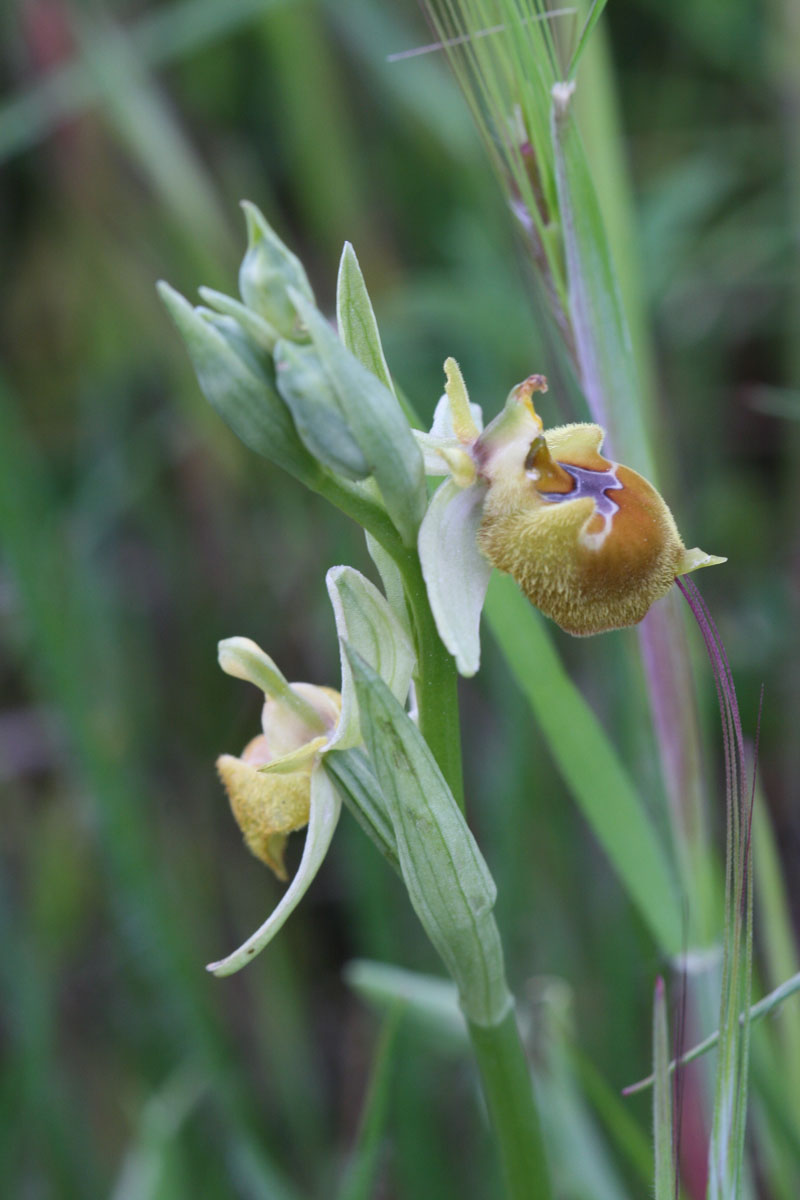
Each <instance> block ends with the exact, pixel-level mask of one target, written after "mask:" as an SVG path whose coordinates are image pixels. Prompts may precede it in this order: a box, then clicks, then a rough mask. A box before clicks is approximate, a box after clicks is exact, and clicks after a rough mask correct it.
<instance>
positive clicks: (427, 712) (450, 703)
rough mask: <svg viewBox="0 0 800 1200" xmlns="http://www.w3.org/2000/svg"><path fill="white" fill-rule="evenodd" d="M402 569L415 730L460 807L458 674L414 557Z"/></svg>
mask: <svg viewBox="0 0 800 1200" xmlns="http://www.w3.org/2000/svg"><path fill="white" fill-rule="evenodd" d="M398 565H399V566H400V567H401V569H402V570H403V579H404V582H405V585H406V595H407V597H408V602H409V605H410V607H411V612H412V614H413V618H414V626H415V633H416V638H417V656H418V663H419V666H418V671H419V674H418V677H417V709H418V712H419V728H420V731H421V733H422V736H423V737H424V738H425V741H426V742H427V743H428V745H429V746H430V748H431V750H432V751H433V754H434V757H435V759H436V761H437V763H438V764H439V767H440V768H441V771H442V774H443V775H444V777H445V779H446V780H447V783H448V786H449V787H450V791H451V792H452V793H453V795H454V796H455V798H456V802H457V804H458V805H459V807H460V808H461V809H463V808H464V779H463V771H462V766H461V723H460V720H459V715H458V675H457V673H456V667H455V662H454V661H453V658H452V657H451V655H450V654H449V653H448V652H447V650H446V649H445V647H444V645H443V644H442V641H441V638H440V637H439V634H438V632H437V629H436V623H435V621H434V619H433V613H432V612H431V607H430V604H429V603H428V593H427V591H426V588H425V581H424V579H423V578H422V570H421V568H420V565H419V559H418V558H417V556H416V554H414V555H409V556H408V558H407V559H406V562H405V564H403V563H398Z"/></svg>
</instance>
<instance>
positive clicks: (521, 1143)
mask: <svg viewBox="0 0 800 1200" xmlns="http://www.w3.org/2000/svg"><path fill="white" fill-rule="evenodd" d="M468 1028H469V1035H470V1038H471V1039H472V1048H473V1050H474V1051H475V1058H476V1059H477V1062H478V1068H479V1070H480V1073H481V1080H482V1082H483V1090H484V1095H485V1096H486V1104H487V1107H488V1109H489V1116H490V1119H491V1122H492V1125H493V1126H494V1130H495V1134H496V1136H497V1141H498V1145H499V1149H500V1156H501V1159H502V1163H503V1173H504V1176H505V1181H506V1188H507V1191H508V1195H509V1197H510V1200H547V1198H548V1197H549V1196H551V1195H552V1190H551V1187H550V1179H549V1175H548V1170H547V1159H546V1155H545V1149H544V1141H543V1139H542V1131H541V1127H540V1124H539V1114H538V1112H537V1110H536V1104H535V1101H534V1098H533V1089H532V1086H531V1073H530V1069H529V1067H528V1063H527V1060H526V1057H525V1051H524V1049H523V1046H522V1041H521V1039H520V1035H519V1029H518V1027H517V1018H516V1016H515V1014H514V1010H513V1009H512V1010H511V1011H510V1012H509V1013H508V1015H507V1016H506V1018H505V1020H503V1021H502V1022H501V1024H499V1025H491V1026H486V1025H475V1024H473V1023H472V1022H471V1021H470V1022H468Z"/></svg>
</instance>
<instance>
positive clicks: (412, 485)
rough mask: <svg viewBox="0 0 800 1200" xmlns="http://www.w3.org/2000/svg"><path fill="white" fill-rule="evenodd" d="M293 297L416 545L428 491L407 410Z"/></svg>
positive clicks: (401, 525) (373, 469) (393, 509)
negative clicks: (405, 413) (404, 412)
mask: <svg viewBox="0 0 800 1200" xmlns="http://www.w3.org/2000/svg"><path fill="white" fill-rule="evenodd" d="M290 295H291V298H292V302H293V303H294V305H295V307H296V308H297V312H298V314H299V316H300V317H301V319H302V321H303V324H304V325H305V327H306V329H307V330H308V332H309V334H310V335H311V341H312V343H313V345H314V349H315V350H316V352H317V354H318V356H319V361H320V363H321V365H322V368H323V370H324V372H325V375H326V377H327V379H328V382H329V384H330V385H331V387H332V388H333V390H334V392H335V393H336V396H337V398H338V401H339V407H340V410H341V412H342V414H343V415H344V417H345V419H346V421H347V424H348V426H349V428H350V430H351V431H352V433H353V436H354V438H355V440H356V442H357V443H358V445H359V446H360V448H361V451H362V453H363V455H364V458H365V459H366V461H367V464H368V466H369V469H370V474H372V475H374V477H375V482H376V483H377V485H378V487H379V489H380V492H381V496H382V497H383V501H384V503H385V505H386V509H387V511H388V513H389V516H390V517H391V519H392V521H393V522H394V524H395V526H396V528H397V529H398V531H399V533H400V536H401V537H402V539H403V541H404V542H405V544H406V545H407V546H411V545H414V543H415V542H416V537H417V530H418V529H419V525H420V521H421V520H422V517H423V514H424V512H425V507H426V504H427V492H426V489H425V468H424V464H423V461H422V454H421V453H420V450H419V447H418V446H417V443H416V442H415V441H414V436H413V434H412V433H411V427H410V426H409V424H408V421H407V420H406V418H405V416H404V414H403V410H402V409H401V407H400V405H399V403H398V401H397V398H396V397H395V396H394V395H393V394H392V393H391V392H390V391H389V389H388V388H387V387H386V385H385V384H384V383H381V381H380V380H379V379H378V378H377V377H376V376H375V375H373V374H372V372H371V371H370V370H368V369H367V368H366V367H365V366H364V365H363V363H361V362H359V360H358V359H357V358H356V357H355V356H354V355H353V354H351V353H350V351H349V350H348V349H347V347H346V346H345V345H343V343H342V342H341V341H340V340H339V338H338V337H337V335H336V333H335V332H334V330H333V329H332V328H331V326H330V325H329V323H328V322H327V321H326V320H325V318H324V317H323V315H322V313H320V312H319V311H318V309H316V308H315V307H314V305H313V304H310V303H309V301H308V300H307V299H306V298H305V296H303V295H301V293H300V292H298V291H296V290H295V289H294V288H292V289H291V292H290Z"/></svg>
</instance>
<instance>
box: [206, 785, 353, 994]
mask: <svg viewBox="0 0 800 1200" xmlns="http://www.w3.org/2000/svg"><path fill="white" fill-rule="evenodd" d="M341 808H342V802H341V800H340V798H339V795H338V793H337V791H336V788H335V787H334V785H333V783H332V782H331V780H330V779H329V777H328V775H327V774H326V772H325V769H324V767H321V766H317V767H315V768H314V770H313V771H312V773H311V810H310V813H309V818H308V830H307V831H306V842H305V846H304V847H303V857H302V858H301V859H300V866H299V867H298V868H297V871H296V873H295V876H294V878H293V879H292V882H291V883H290V884H289V887H288V888H287V890H286V892H285V894H284V896H283V899H282V900H281V902H280V904H279V905H278V906H277V908H275V909H273V911H272V912H271V913H270V915H269V916H268V917H267V919H266V921H265V922H264V924H263V925H262V926H261V927H260V928H259V929H257V930H256V931H255V933H254V934H251V936H250V937H249V938H248V939H247V941H246V942H243V943H242V945H241V946H240V947H239V949H238V950H234V952H233V954H229V955H228V957H227V958H222V959H220V961H219V962H213V963H209V964H208V967H207V970H209V971H211V973H212V974H213V975H233V974H234V972H235V971H239V970H241V968H242V967H244V966H246V965H247V963H249V962H250V961H251V960H252V959H253V958H255V956H256V955H257V954H258V953H259V951H261V950H263V949H264V947H265V946H266V945H267V943H268V942H270V941H271V940H272V939H273V938H274V936H275V934H276V933H277V932H278V930H279V929H281V928H282V927H283V925H284V924H285V922H286V919H287V917H289V916H290V915H291V913H293V912H294V910H295V908H296V907H297V905H298V904H299V903H300V901H301V900H302V898H303V896H304V895H305V894H306V892H307V891H308V887H309V885H310V883H311V881H312V879H313V878H314V876H315V875H316V873H317V871H318V870H319V868H320V866H321V864H322V860H323V859H324V857H325V855H326V854H327V852H328V847H329V846H330V844H331V838H332V837H333V832H334V830H335V829H336V825H337V822H338V820H339V813H340V812H341Z"/></svg>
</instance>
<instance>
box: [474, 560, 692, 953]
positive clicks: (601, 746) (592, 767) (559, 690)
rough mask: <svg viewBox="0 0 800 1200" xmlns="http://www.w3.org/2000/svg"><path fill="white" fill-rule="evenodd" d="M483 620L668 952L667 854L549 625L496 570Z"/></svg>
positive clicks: (673, 932)
mask: <svg viewBox="0 0 800 1200" xmlns="http://www.w3.org/2000/svg"><path fill="white" fill-rule="evenodd" d="M486 617H487V620H488V623H489V625H490V627H491V630H492V633H493V634H494V636H495V638H496V639H497V641H498V642H499V644H500V647H501V649H502V650H503V653H504V655H505V658H506V661H507V662H508V665H509V668H510V670H511V672H512V674H513V676H514V678H515V679H516V681H517V684H518V686H519V687H520V688H521V690H522V692H523V694H524V695H525V697H526V698H527V700H528V702H529V704H530V706H531V709H532V711H533V714H534V716H535V717H536V720H537V722H538V724H539V726H540V728H541V729H542V732H543V733H544V735H545V738H546V739H547V743H548V745H549V747H550V752H551V753H552V755H553V758H554V760H555V762H556V765H557V767H558V769H559V771H560V772H561V775H562V777H563V779H564V782H565V783H566V784H567V787H568V788H569V789H570V791H571V792H572V795H573V797H574V798H575V800H576V801H577V803H578V805H579V806H580V808H581V811H582V812H583V815H584V816H585V817H586V819H587V821H588V822H589V824H590V826H591V828H592V830H593V832H594V834H595V836H596V837H597V839H598V841H599V842H600V845H601V846H602V847H603V849H604V850H605V852H606V854H607V855H608V857H609V860H610V862H611V865H612V867H613V868H614V870H615V871H616V873H617V875H618V877H619V879H620V881H621V883H622V884H623V886H624V887H625V888H626V889H627V891H628V893H629V895H630V898H631V900H632V901H633V903H634V904H635V905H636V906H637V908H638V909H639V912H640V914H641V916H642V917H643V919H644V920H645V921H646V922H647V925H648V926H649V928H650V930H651V932H652V934H653V936H654V937H655V939H656V941H657V942H658V943H659V945H660V946H661V948H662V950H663V951H664V952H665V953H666V954H671V955H672V954H679V953H680V951H681V946H682V920H681V908H680V902H679V899H678V890H677V887H676V884H675V878H674V874H673V871H672V866H671V863H670V859H669V856H668V854H667V851H666V849H665V847H664V846H663V845H662V842H661V840H660V839H659V836H658V832H657V830H656V828H655V826H654V824H653V821H652V819H651V817H650V814H649V812H648V810H647V809H646V807H645V805H644V802H643V800H642V798H641V797H640V796H639V794H638V792H637V790H636V788H635V787H634V785H633V783H632V781H631V778H630V776H629V775H628V773H627V771H626V769H625V767H624V765H623V763H622V762H621V760H620V759H619V757H618V755H617V754H616V752H615V750H614V748H613V746H612V745H611V743H610V742H609V740H608V738H607V737H606V735H605V733H604V731H603V728H602V726H601V724H600V722H599V721H598V720H597V717H596V716H595V715H594V713H593V712H592V709H591V708H590V706H589V705H588V704H587V702H586V701H585V700H584V698H583V696H582V695H581V693H580V691H579V690H578V688H577V687H576V686H575V684H574V683H573V682H572V680H571V679H570V678H569V675H568V674H567V672H566V670H565V669H564V664H563V663H562V662H561V660H560V659H559V657H558V654H557V652H556V649H555V647H554V646H553V643H552V641H551V640H550V638H549V637H548V633H547V627H546V624H545V622H544V620H543V619H542V617H541V616H540V615H539V613H537V612H536V610H535V609H534V608H532V606H531V605H530V604H529V603H528V601H527V600H526V599H525V597H524V596H523V595H522V593H521V592H520V591H519V589H518V588H517V587H516V586H515V584H514V581H513V579H511V577H510V576H509V575H501V574H499V572H498V573H495V575H494V576H493V578H492V581H491V584H490V586H489V594H488V597H487V601H486Z"/></svg>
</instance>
